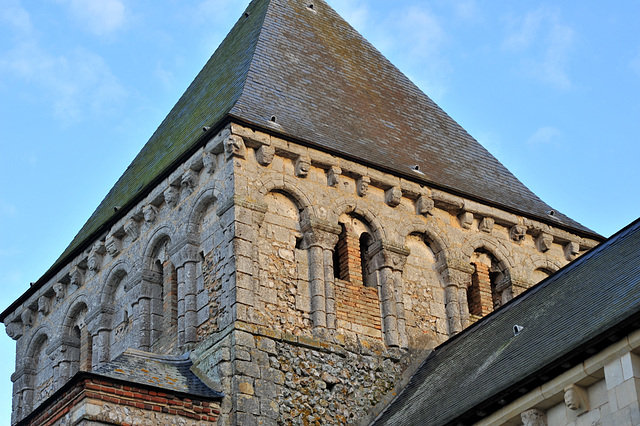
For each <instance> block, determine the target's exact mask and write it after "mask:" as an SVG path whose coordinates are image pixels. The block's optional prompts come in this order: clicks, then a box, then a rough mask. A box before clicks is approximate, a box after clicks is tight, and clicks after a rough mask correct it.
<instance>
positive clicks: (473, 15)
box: [453, 0, 482, 21]
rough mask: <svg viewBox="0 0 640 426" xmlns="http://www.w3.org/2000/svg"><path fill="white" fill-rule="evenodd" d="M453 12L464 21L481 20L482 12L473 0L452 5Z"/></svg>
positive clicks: (463, 0) (465, 0) (464, 0)
mask: <svg viewBox="0 0 640 426" xmlns="http://www.w3.org/2000/svg"><path fill="white" fill-rule="evenodd" d="M453 6H454V11H455V14H456V16H457V17H458V18H460V19H463V20H465V21H477V20H478V19H481V15H482V12H481V10H480V8H479V7H478V4H477V3H476V2H475V0H462V1H458V2H456V3H454V5H453Z"/></svg>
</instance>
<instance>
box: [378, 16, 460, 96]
mask: <svg viewBox="0 0 640 426" xmlns="http://www.w3.org/2000/svg"><path fill="white" fill-rule="evenodd" d="M382 27H383V28H386V29H387V32H386V34H387V40H388V45H387V46H386V48H384V49H383V50H385V51H386V52H389V54H390V56H395V60H396V61H398V62H399V65H401V66H402V68H404V69H406V73H407V75H408V77H409V78H411V79H412V80H413V81H414V82H415V83H416V84H417V85H418V86H420V87H421V88H422V90H423V91H425V92H426V93H428V94H429V96H431V97H432V98H434V99H436V101H437V99H438V98H441V97H442V96H444V93H445V92H446V87H447V82H448V80H449V73H450V71H451V65H450V64H449V62H448V60H447V57H446V54H445V53H444V52H443V50H444V48H445V46H446V45H447V43H448V41H449V38H448V34H447V33H446V32H445V30H444V28H443V25H442V21H441V19H440V17H438V16H436V15H435V14H434V13H432V12H431V11H430V10H429V9H427V8H426V7H415V6H413V7H408V8H405V9H402V10H399V11H398V12H397V13H396V14H393V15H392V16H390V17H389V18H388V19H387V21H386V23H385V25H383V26H382ZM375 44H376V45H378V43H375ZM402 62H404V63H402Z"/></svg>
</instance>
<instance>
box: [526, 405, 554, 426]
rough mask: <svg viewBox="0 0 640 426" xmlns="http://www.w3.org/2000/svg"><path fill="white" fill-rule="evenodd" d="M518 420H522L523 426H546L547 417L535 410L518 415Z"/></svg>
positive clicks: (542, 412) (540, 411)
mask: <svg viewBox="0 0 640 426" xmlns="http://www.w3.org/2000/svg"><path fill="white" fill-rule="evenodd" d="M520 419H522V423H523V425H524V426H547V415H546V414H545V412H544V411H542V410H538V409H537V408H532V409H531V410H527V411H523V412H522V414H520Z"/></svg>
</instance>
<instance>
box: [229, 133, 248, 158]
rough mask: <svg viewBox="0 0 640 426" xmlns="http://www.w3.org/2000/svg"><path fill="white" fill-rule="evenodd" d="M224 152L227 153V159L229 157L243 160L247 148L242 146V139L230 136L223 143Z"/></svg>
mask: <svg viewBox="0 0 640 426" xmlns="http://www.w3.org/2000/svg"><path fill="white" fill-rule="evenodd" d="M224 150H225V151H226V153H227V158H229V157H240V158H245V156H246V152H247V148H246V147H245V145H244V140H243V139H242V137H240V136H237V135H231V136H229V137H228V138H227V140H226V141H225V142H224Z"/></svg>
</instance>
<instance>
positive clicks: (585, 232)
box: [229, 111, 606, 242]
mask: <svg viewBox="0 0 640 426" xmlns="http://www.w3.org/2000/svg"><path fill="white" fill-rule="evenodd" d="M229 117H230V118H231V119H232V120H231V121H233V122H236V123H238V124H243V125H245V126H247V127H251V128H252V129H253V130H259V131H261V132H265V133H268V134H270V135H271V136H275V137H279V138H281V139H285V140H287V141H290V142H294V143H297V144H299V145H303V146H306V147H308V148H314V149H317V150H318V151H322V152H325V153H327V154H334V155H338V156H340V157H342V158H345V159H347V160H350V161H353V162H357V163H360V164H362V165H365V166H367V167H372V168H376V169H380V170H383V171H386V172H387V173H389V174H393V175H396V176H397V177H400V178H403V179H406V180H409V181H412V182H416V183H419V184H423V185H427V186H428V187H429V188H431V189H437V190H442V191H446V192H447V193H449V194H451V195H457V196H460V197H464V198H466V199H468V200H470V201H476V202H479V203H481V204H484V205H487V206H490V207H496V208H499V209H500V210H503V211H505V212H509V213H513V214H517V215H520V216H523V217H526V218H528V219H534V220H537V221H540V222H543V223H544V224H546V225H549V226H553V227H554V228H559V229H563V230H565V231H569V232H572V233H574V234H576V235H578V236H580V237H587V238H593V239H595V240H597V241H599V242H602V241H604V240H606V238H605V237H604V236H602V235H600V234H598V233H597V232H595V231H593V230H591V229H589V228H587V227H584V229H580V228H576V227H574V226H571V225H569V224H565V223H560V222H556V221H553V220H551V219H549V218H548V217H542V216H537V215H534V214H530V213H528V212H524V211H521V210H517V209H515V208H513V207H509V206H506V205H504V204H500V203H499V202H495V201H491V200H487V199H484V198H481V197H477V196H474V195H471V194H467V193H465V192H462V191H460V190H457V189H455V188H450V187H448V186H445V185H441V184H438V183H435V182H432V181H431V180H429V179H427V178H426V177H422V176H416V175H415V174H411V173H409V172H408V171H406V170H400V169H397V168H394V167H389V166H385V165H383V164H376V163H374V162H372V161H367V160H365V159H363V158H359V157H356V156H354V155H352V154H349V153H346V152H344V151H340V150H336V149H331V148H328V147H326V146H323V145H320V144H318V143H315V142H313V141H309V140H306V139H301V138H299V137H296V136H293V135H290V134H288V133H286V132H284V131H277V130H274V129H272V128H269V127H268V126H264V125H261V124H259V123H255V122H252V121H248V120H246V119H244V118H242V117H240V116H238V115H236V114H234V113H233V111H231V112H230V113H229ZM541 201H542V200H541ZM542 202H544V201H542ZM545 204H546V203H545Z"/></svg>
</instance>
